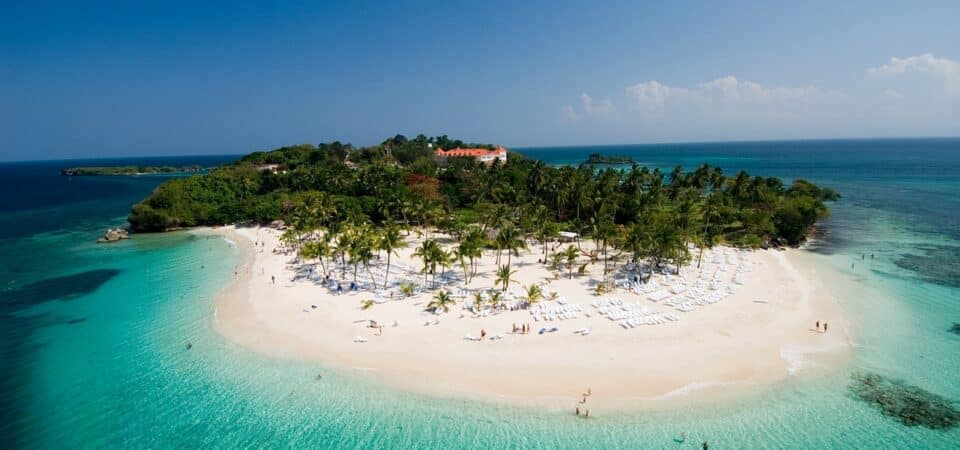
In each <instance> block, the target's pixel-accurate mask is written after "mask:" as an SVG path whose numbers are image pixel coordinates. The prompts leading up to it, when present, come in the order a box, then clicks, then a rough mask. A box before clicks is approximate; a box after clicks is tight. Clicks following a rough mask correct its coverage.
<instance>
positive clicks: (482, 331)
mask: <svg viewBox="0 0 960 450" xmlns="http://www.w3.org/2000/svg"><path fill="white" fill-rule="evenodd" d="M485 337H487V330H484V329H483V328H481V329H480V339H483V338H485Z"/></svg>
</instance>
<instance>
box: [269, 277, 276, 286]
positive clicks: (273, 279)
mask: <svg viewBox="0 0 960 450" xmlns="http://www.w3.org/2000/svg"><path fill="white" fill-rule="evenodd" d="M270 282H271V283H273V284H277V276H276V275H270Z"/></svg>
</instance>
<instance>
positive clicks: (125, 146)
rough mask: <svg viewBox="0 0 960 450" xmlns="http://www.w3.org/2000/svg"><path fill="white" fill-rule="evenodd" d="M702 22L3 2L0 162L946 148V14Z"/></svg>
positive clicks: (959, 49)
mask: <svg viewBox="0 0 960 450" xmlns="http://www.w3.org/2000/svg"><path fill="white" fill-rule="evenodd" d="M718 3H719V2H670V4H669V5H664V4H661V3H660V2H656V3H650V4H646V3H643V2H581V3H568V2H555V1H551V2H534V1H529V2H451V1H447V2H425V1H424V2H404V3H390V4H380V3H374V2H347V3H345V4H324V3H320V2H304V3H294V2H259V3H253V2H242V1H235V2H222V3H220V2H185V3H179V2H157V3H147V2H115V3H102V2H72V3H55V2H43V1H32V2H11V1H9V0H7V1H5V2H2V4H0V159H3V160H18V159H53V158H71V157H107V156H118V155H178V154H201V153H205V154H217V153H220V154H222V153H243V152H248V151H252V150H258V149H267V148H273V147H277V146H280V145H285V144H293V143H318V142H321V141H327V140H334V139H339V140H342V141H349V142H353V143H356V144H361V145H362V144H372V143H377V142H379V141H380V140H382V139H383V138H384V137H387V136H390V135H393V134H395V133H405V134H408V135H414V134H417V133H420V132H423V133H425V134H430V135H433V134H448V135H450V136H453V137H458V138H462V139H466V140H473V141H482V142H491V143H497V144H503V145H507V146H536V145H578V144H623V143H646V142H669V141H703V140H754V139H795V138H833V137H889V136H957V135H960V26H958V25H957V24H958V23H960V2H957V1H950V2H922V1H914V2H902V3H893V2H882V1H876V2H855V1H846V2H822V3H821V2H791V3H785V4H773V2H756V3H741V2H735V3H725V4H718ZM794 3H804V4H802V5H797V4H794Z"/></svg>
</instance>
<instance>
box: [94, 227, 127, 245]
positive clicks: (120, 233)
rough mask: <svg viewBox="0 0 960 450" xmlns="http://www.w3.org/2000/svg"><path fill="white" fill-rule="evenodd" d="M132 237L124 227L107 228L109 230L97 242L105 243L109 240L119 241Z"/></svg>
mask: <svg viewBox="0 0 960 450" xmlns="http://www.w3.org/2000/svg"><path fill="white" fill-rule="evenodd" d="M129 237H130V235H129V233H127V230H124V229H123V228H107V232H106V233H104V234H103V237H102V238H100V239H97V242H99V243H101V244H103V243H108V242H117V241H119V240H121V239H128V238H129Z"/></svg>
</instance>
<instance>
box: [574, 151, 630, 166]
mask: <svg viewBox="0 0 960 450" xmlns="http://www.w3.org/2000/svg"><path fill="white" fill-rule="evenodd" d="M635 162H637V161H636V160H635V159H633V157H632V156H616V155H602V154H600V153H591V154H590V155H589V156H587V160H586V161H584V162H583V163H584V164H595V165H601V164H605V165H617V164H633V163H635Z"/></svg>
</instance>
